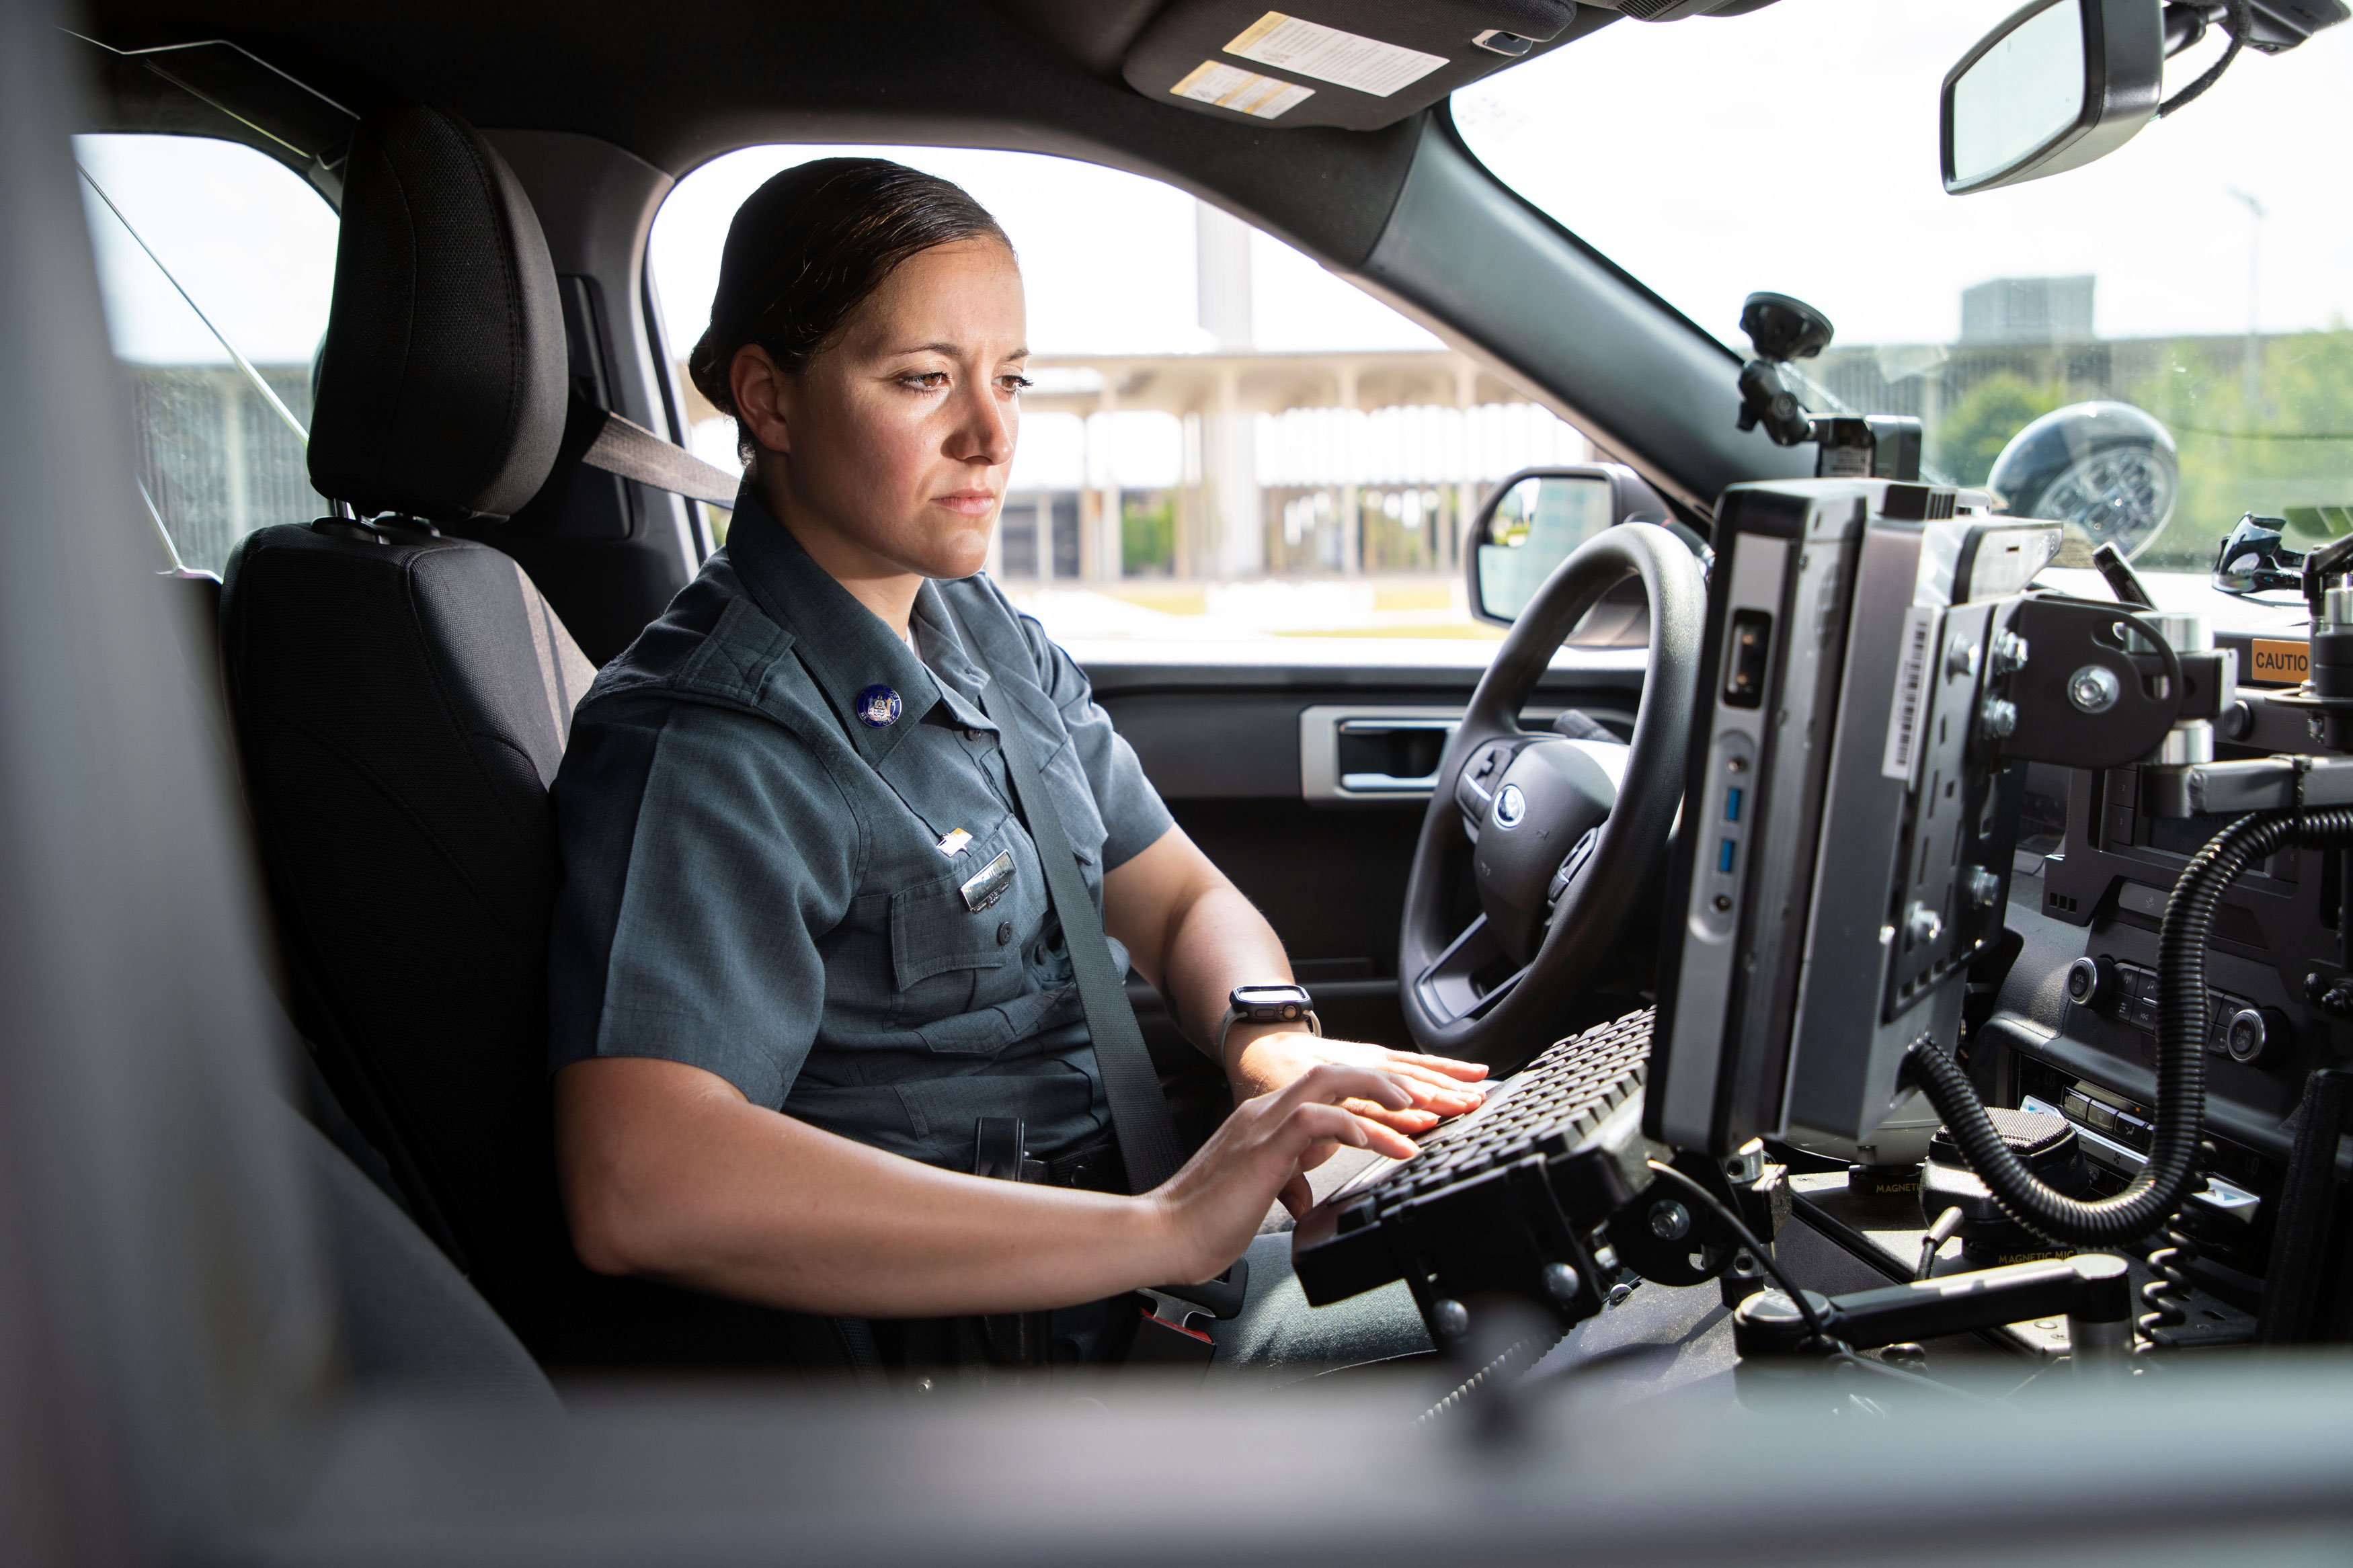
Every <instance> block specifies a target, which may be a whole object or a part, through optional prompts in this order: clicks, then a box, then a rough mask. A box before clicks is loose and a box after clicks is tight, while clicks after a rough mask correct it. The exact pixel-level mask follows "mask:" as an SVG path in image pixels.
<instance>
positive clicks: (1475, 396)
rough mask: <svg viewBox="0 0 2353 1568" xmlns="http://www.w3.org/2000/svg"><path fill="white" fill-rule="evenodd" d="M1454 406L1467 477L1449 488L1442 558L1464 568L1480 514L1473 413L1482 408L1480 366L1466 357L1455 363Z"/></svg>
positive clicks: (1458, 480)
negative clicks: (1466, 541)
mask: <svg viewBox="0 0 2353 1568" xmlns="http://www.w3.org/2000/svg"><path fill="white" fill-rule="evenodd" d="M1454 406H1455V407H1457V408H1459V409H1461V411H1462V461H1463V468H1464V472H1463V475H1462V476H1461V478H1460V479H1457V481H1456V482H1455V483H1454V484H1452V485H1450V486H1448V487H1447V499H1448V506H1447V508H1446V512H1447V519H1446V521H1447V528H1446V544H1445V549H1444V551H1443V552H1442V558H1443V559H1444V561H1445V563H1446V564H1447V565H1449V566H1451V567H1456V568H1460V567H1461V564H1462V550H1463V544H1462V541H1463V536H1464V535H1465V534H1466V533H1467V532H1468V531H1470V528H1471V520H1472V518H1473V517H1474V516H1476V515H1477V514H1478V508H1479V491H1478V486H1477V484H1476V482H1475V481H1474V480H1473V479H1472V478H1471V477H1470V470H1471V468H1472V464H1473V458H1472V450H1471V411H1472V409H1474V408H1476V407H1478V406H1479V367H1478V366H1477V365H1475V364H1472V363H1471V361H1470V358H1469V357H1468V356H1467V355H1465V356H1461V357H1459V358H1457V359H1456V361H1455V363H1454Z"/></svg>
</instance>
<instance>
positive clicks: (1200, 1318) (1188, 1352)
mask: <svg viewBox="0 0 2353 1568" xmlns="http://www.w3.org/2000/svg"><path fill="white" fill-rule="evenodd" d="M1136 1295H1137V1296H1138V1297H1139V1298H1141V1299H1142V1300H1143V1302H1144V1315H1143V1316H1142V1318H1140V1319H1139V1320H1138V1321H1137V1322H1136V1325H1135V1338H1134V1341H1133V1342H1131V1343H1130V1344H1129V1346H1128V1349H1127V1362H1128V1364H1129V1365H1131V1366H1135V1365H1145V1366H1190V1367H1198V1368H1201V1369H1204V1370H1206V1369H1207V1368H1208V1364H1209V1363H1210V1361H1211V1360H1212V1359H1213V1358H1214V1357H1215V1356H1216V1355H1217V1353H1218V1342H1217V1341H1215V1340H1213V1339H1211V1338H1210V1337H1209V1333H1208V1330H1207V1329H1204V1328H1197V1327H1195V1325H1196V1324H1197V1323H1207V1322H1208V1321H1210V1319H1209V1314H1208V1313H1207V1312H1204V1311H1202V1310H1200V1309H1199V1308H1198V1307H1196V1306H1195V1305H1193V1303H1191V1302H1190V1301H1180V1300H1177V1299H1176V1297H1174V1296H1170V1295H1166V1294H1164V1293H1163V1292H1161V1291H1158V1290H1151V1289H1145V1290H1138V1291H1137V1292H1136Z"/></svg>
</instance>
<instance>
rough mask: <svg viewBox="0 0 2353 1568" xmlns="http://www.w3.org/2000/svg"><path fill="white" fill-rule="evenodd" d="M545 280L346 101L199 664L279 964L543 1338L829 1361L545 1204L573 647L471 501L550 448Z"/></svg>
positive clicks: (742, 1357) (437, 120) (782, 1327)
mask: <svg viewBox="0 0 2353 1568" xmlns="http://www.w3.org/2000/svg"><path fill="white" fill-rule="evenodd" d="M566 396H567V384H566V376H565V338H564V330H563V321H562V315H561V311H560V306H559V303H558V296H557V292H556V283H555V274H554V268H553V266H552V265H551V263H550V261H549V259H548V252H547V247H546V243H545V241H544V240H543V237H542V236H541V233H540V228H539V224H538V220H537V218H536V217H535V216H533V211H532V208H531V204H530V201H529V198H528V197H527V196H526V195H524V193H523V191H522V187H521V185H520V184H519V183H518V182H517V181H516V179H515V177H514V175H513V174H512V173H511V172H510V171H509V170H508V169H507V167H506V165H505V164H504V163H502V162H501V159H500V158H499V156H498V154H497V153H496V152H495V151H493V150H492V149H491V146H490V145H489V143H488V142H485V141H484V140H483V139H482V138H481V137H480V135H479V134H478V133H476V132H474V131H473V130H472V129H471V128H470V127H469V126H468V125H466V124H465V123H464V122H463V121H460V120H459V119H458V118H457V117H455V116H454V115H451V114H448V113H446V112H443V111H440V110H433V109H428V108H424V107H418V106H412V107H405V108H400V109H397V110H391V111H387V112H385V113H381V114H379V115H375V116H372V117H371V118H370V119H368V120H367V121H364V122H363V124H362V125H361V127H360V129H359V132H358V133H357V135H356V137H355V139H354V141H353V148H352V154H351V160H350V163H349V168H348V173H347V175H346V184H345V198H344V205H343V232H342V238H341V244H340V248H339V250H338V253H337V257H336V264H335V288H334V300H333V304H332V312H331V315H330V318H329V323H328V328H327V338H326V348H325V353H324V356H323V360H322V365H321V371H320V378H319V384H318V391H317V399H316V406H315V410H314V413H313V416H312V433H311V447H310V467H311V481H312V483H313V485H314V486H315V487H316V488H317V489H318V490H319V492H320V493H321V494H322V495H325V496H327V497H330V498H331V499H332V500H335V501H337V502H339V503H342V504H343V507H344V508H347V509H348V510H349V512H350V515H349V516H347V517H346V516H337V517H330V518H322V519H321V520H319V521H316V522H313V523H309V524H289V525H282V526H279V527H273V528H268V529H264V530H262V531H259V532H257V533H255V534H253V535H251V536H249V537H248V539H247V540H246V541H245V542H243V543H242V544H241V545H239V547H238V548H237V552H236V553H235V554H234V555H233V556H232V557H231V559H230V561H229V563H228V566H227V572H226V574H225V583H224V587H223V592H222V605H221V639H222V662H223V670H224V674H225V678H226V680H227V689H228V695H229V700H230V704H231V707H232V710H233V712H234V715H235V720H236V724H237V737H238V746H239V752H240V755H241V759H242V762H243V764H244V769H245V774H246V781H247V785H248V793H249V796H250V800H251V805H252V812H253V819H254V826H255V833H256V837H257V840H258V844H259V850H260V855H261V859H262V863H263V868H264V870H265V873H266V876H267V879H268V884H269V890H270V895H271V899H272V901H273V903H274V905H275V909H276V912H277V916H278V922H279V927H280V933H281V939H282V942H283V945H284V950H285V960H286V969H287V976H288V992H289V994H290V1003H291V1005H292V1009H293V1012H294V1014H295V1019H296V1023H297V1025H298V1026H299V1027H300V1028H301V1033H302V1034H303V1036H304V1037H305V1038H306V1039H308V1040H309V1041H310V1042H311V1048H312V1051H313V1053H314V1056H315V1058H316V1059H317V1062H318V1065H319V1067H320V1069H321V1072H322V1076H323V1077H324V1078H325V1079H326V1080H327V1082H328V1084H329V1085H330V1086H331V1087H332V1089H333V1091H334V1094H335V1096H336V1098H337V1099H338V1100H339V1101H340V1102H341V1104H342V1106H343V1110H345V1112H346V1113H347V1114H348V1115H349V1116H350V1118H351V1119H352V1121H353V1122H354V1123H355V1124H357V1126H358V1127H359V1128H360V1130H361V1131H362V1132H363V1133H364V1135H365V1136H366V1138H367V1139H368V1141H369V1142H371V1143H372V1144H374V1145H375V1147H376V1149H377V1150H378V1151H380V1152H382V1153H383V1155H384V1156H385V1160H386V1161H387V1162H388V1163H389V1165H390V1166H391V1169H392V1171H393V1172H394V1173H395V1176H396V1180H397V1182H398V1184H399V1185H400V1188H401V1191H402V1193H403V1194H404V1195H405V1196H406V1198H407V1200H408V1203H409V1206H410V1209H411V1212H412V1213H413V1214H415V1215H416V1216H417V1219H418V1221H419V1223H420V1224H421V1225H422V1226H424V1227H425V1228H426V1230H427V1232H428V1233H429V1234H431V1235H432V1236H433V1237H435V1239H436V1240H437V1241H438V1242H439V1243H440V1244H441V1246H442V1247H444V1248H445V1249H446V1250H447V1251H448V1253H449V1255H450V1257H451V1258H452V1259H453V1261H455V1262H456V1263H457V1264H458V1265H459V1267H460V1268H463V1269H464V1270H465V1271H466V1272H467V1273H468V1274H469V1275H470V1278H471V1279H473V1281H474V1282H475V1284H476V1285H477V1286H478V1287H479V1288H480V1290H481V1291H482V1293H483V1295H484V1296H485V1297H486V1298H487V1299H488V1300H490V1302H491V1304H492V1305H493V1306H494V1307H495V1308H496V1309H497V1310H498V1311H499V1312H500V1314H501V1316H502V1317H504V1318H505V1320H506V1321H507V1322H508V1323H509V1324H510V1325H512V1327H513V1329H514V1330H515V1331H516V1333H517V1334H518V1335H519V1336H520V1337H521V1338H522V1341H523V1342H524V1343H525V1344H526V1345H527V1346H529V1347H530V1349H531V1350H532V1352H533V1353H534V1354H535V1355H537V1356H538V1357H539V1358H540V1360H541V1361H542V1362H543V1363H607V1364H609V1363H617V1362H618V1363H711V1362H721V1363H770V1364H777V1363H782V1364H787V1365H794V1366H802V1367H810V1366H815V1367H836V1366H839V1365H841V1364H843V1363H844V1362H845V1358H846V1356H847V1352H845V1350H844V1348H843V1344H844V1342H843V1340H842V1337H841V1335H842V1332H843V1330H842V1329H841V1328H839V1327H838V1326H836V1325H833V1324H831V1323H828V1321H824V1320H818V1319H808V1318H802V1317H797V1316H794V1315H791V1314H786V1313H779V1312H772V1311H766V1310H760V1309H755V1308H752V1307H748V1306H744V1305H740V1304H737V1303H733V1302H727V1301H722V1300H717V1299H714V1298H710V1297H703V1296H700V1295H695V1294H692V1293H690V1292H686V1291H682V1290H676V1289H670V1288H668V1287H664V1286H659V1285H656V1284H652V1283H649V1282H646V1281H640V1280H628V1279H607V1278H604V1277H600V1276H597V1275H595V1274H593V1273H591V1272H589V1271H588V1270H587V1269H586V1268H584V1267H582V1266H581V1265H580V1263H579V1262H578V1261H577V1259H576V1258H575V1255H574V1253H573V1250H572V1247H571V1244H570V1240H569V1237H568V1236H567V1234H566V1231H565V1224H564V1218H563V1214H562V1210H561V1207H560V1205H559V1201H558V1194H557V1188H556V1182H555V1170H554V1143H553V1127H552V1101H551V1096H550V1091H549V1081H548V1067H547V1022H546V985H547V978H546V941H547V927H548V920H549V911H550V908H551V904H552V902H553V900H554V889H555V883H556V858H555V849H554V823H553V819H552V816H551V813H550V809H549V805H548V798H547V790H548V786H549V784H551V783H552V782H553V781H554V776H555V771H556V766H557V764H558V763H559V762H560V761H561V760H562V757H563V752H564V745H565V738H566V735H567V732H568V731H569V727H570V723H571V715H572V709H573V706H574V704H575V703H576V702H577V701H578V700H580V698H581V696H582V694H583V693H584V692H585V691H586V689H587V686H588V683H589V681H590V679H591V678H592V675H593V671H592V669H591V668H590V666H589V664H588V661H587V660H586V658H584V657H583V656H582V655H581V653H580V651H579V649H578V648H577V647H575V644H574V642H573V640H572V638H571V637H570V636H569V635H568V634H567V633H566V631H565V627H564V625H563V622H562V621H561V620H560V619H559V618H558V617H557V616H556V615H555V613H554V610H552V609H551V608H550V607H549V605H548V604H547V602H546V601H545V600H544V599H543V598H542V597H541V596H540V595H539V593H538V592H537V590H536V589H534V588H533V585H532V584H531V582H530V581H529V579H528V578H527V577H526V576H525V575H524V574H523V573H522V570H521V569H520V568H519V567H518V566H517V565H516V564H515V563H514V562H513V561H512V559H511V558H510V557H508V556H506V555H504V554H502V553H501V552H499V551H497V550H495V549H492V548H490V547H489V546H486V545H484V544H481V543H479V542H470V541H466V540H460V539H454V538H448V537H444V536H442V535H441V534H440V532H439V531H438V528H437V527H436V524H437V523H440V522H451V523H455V522H459V521H466V522H476V521H481V520H498V519H502V518H504V517H505V516H507V515H509V514H511V513H512V512H513V511H514V510H516V509H518V508H520V507H521V506H522V505H523V504H524V503H525V502H527V501H529V500H531V499H532V497H533V494H534V493H535V492H537V491H538V490H539V489H540V488H541V486H542V485H543V483H544V482H545V481H546V479H547V478H548V475H549V473H550V471H551V469H552V468H554V465H555V463H556V461H557V458H558V447H559V443H560V441H561V438H562V436H563V432H564V426H565V412H566Z"/></svg>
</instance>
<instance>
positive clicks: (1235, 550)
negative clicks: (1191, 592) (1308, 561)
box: [1200, 363, 1266, 578]
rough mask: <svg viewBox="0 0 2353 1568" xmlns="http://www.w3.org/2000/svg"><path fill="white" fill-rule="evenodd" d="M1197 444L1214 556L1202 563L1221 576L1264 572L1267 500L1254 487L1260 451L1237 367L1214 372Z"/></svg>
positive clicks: (1206, 569)
mask: <svg viewBox="0 0 2353 1568" xmlns="http://www.w3.org/2000/svg"><path fill="white" fill-rule="evenodd" d="M1204 425H1205V426H1206V427H1205V429H1204V430H1203V432H1202V434H1203V437H1204V439H1203V440H1202V442H1201V458H1202V488H1203V489H1206V490H1208V493H1209V496H1210V510H1211V515H1212V518H1213V521H1212V524H1211V531H1212V532H1213V533H1214V536H1215V538H1216V546H1215V553H1214V555H1213V556H1212V558H1211V559H1210V560H1208V561H1205V562H1203V563H1200V564H1201V567H1202V569H1203V571H1204V572H1205V573H1209V574H1215V575H1217V576H1220V577H1229V578H1230V577H1251V576H1256V575H1257V574H1260V573H1261V572H1263V571H1265V570H1266V517H1265V510H1266V505H1265V501H1264V500H1262V499H1261V495H1260V491H1259V488H1258V452H1257V448H1256V444H1255V442H1254V440H1253V439H1252V437H1253V435H1254V432H1253V431H1252V429H1251V426H1250V414H1249V412H1248V410H1246V409H1245V408H1244V407H1243V406H1242V400H1241V367H1240V365H1238V364H1233V363H1226V364H1222V365H1219V367H1218V382H1217V402H1216V405H1215V407H1214V408H1213V410H1212V411H1211V413H1210V415H1209V416H1208V419H1206V420H1205V421H1204Z"/></svg>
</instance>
